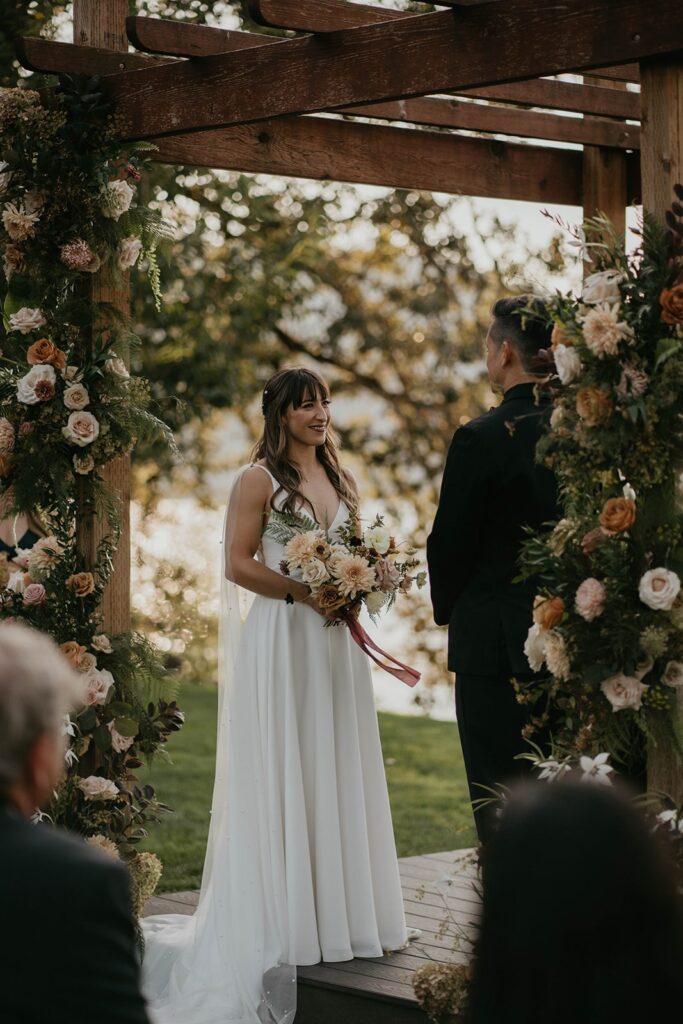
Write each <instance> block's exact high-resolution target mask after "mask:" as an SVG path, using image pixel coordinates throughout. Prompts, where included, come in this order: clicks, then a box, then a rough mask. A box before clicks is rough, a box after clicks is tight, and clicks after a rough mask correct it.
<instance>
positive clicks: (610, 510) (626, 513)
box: [600, 498, 636, 536]
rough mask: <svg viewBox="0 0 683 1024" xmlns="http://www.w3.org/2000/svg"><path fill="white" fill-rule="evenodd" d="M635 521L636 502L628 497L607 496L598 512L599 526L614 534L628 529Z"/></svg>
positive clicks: (607, 532) (611, 534)
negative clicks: (600, 510)
mask: <svg viewBox="0 0 683 1024" xmlns="http://www.w3.org/2000/svg"><path fill="white" fill-rule="evenodd" d="M635 521H636V503H635V501H631V499H630V498H608V500H607V501H606V502H605V504H604V505H603V507H602V512H601V513H600V526H601V527H602V529H603V530H604V532H605V533H606V534H609V535H610V536H614V534H617V533H623V532H624V530H629V529H630V528H631V527H632V526H633V524H634V522H635Z"/></svg>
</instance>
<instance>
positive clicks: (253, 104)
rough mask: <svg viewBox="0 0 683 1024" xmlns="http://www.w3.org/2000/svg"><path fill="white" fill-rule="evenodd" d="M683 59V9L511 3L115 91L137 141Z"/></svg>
mask: <svg viewBox="0 0 683 1024" xmlns="http://www.w3.org/2000/svg"><path fill="white" fill-rule="evenodd" d="M494 12H495V13H494ZM567 39H571V47H569V46H568V45H567ZM678 49H683V19H681V18H680V9H679V0H622V2H621V4H620V10H619V17H618V18H616V19H615V17H614V5H613V2H612V0H565V2H564V3H563V4H562V5H561V6H559V7H558V6H556V5H550V6H546V5H540V6H539V5H538V3H537V2H536V0H506V2H505V3H504V4H502V5H501V6H499V5H497V4H495V5H485V6H481V7H472V8H466V9H463V10H461V11H442V12H439V13H436V14H427V15H415V16H413V17H410V18H404V19H400V20H397V21H394V22H391V23H382V24H380V25H371V26H366V27H363V28H357V29H349V30H346V31H344V32H339V33H335V34H334V35H332V36H329V37H325V38H317V37H315V36H310V37H305V38H300V39H288V40H285V41H283V42H282V43H281V44H279V45H278V46H267V47H254V48H252V49H246V50H238V51H235V52H234V53H229V54H216V55H214V56H210V57H205V58H202V69H201V74H199V73H198V68H197V67H196V66H195V65H194V63H191V64H189V65H188V64H184V63H178V64H176V65H172V66H161V67H155V68H150V69H144V70H140V71H137V72H134V73H132V74H130V75H114V76H112V78H111V85H112V91H113V94H114V97H115V99H116V101H117V107H118V110H119V112H120V113H121V114H122V115H123V117H124V119H125V120H126V121H127V122H128V123H129V124H130V125H131V130H130V136H131V137H132V138H136V137H142V136H149V135H162V134H170V133H178V132H185V131H195V130H198V129H202V128H208V127H217V126H227V125H230V124H239V123H248V122H251V121H258V120H261V119H265V118H269V117H274V116H280V115H284V114H289V113H307V112H313V111H315V110H327V109H334V108H337V107H343V106H349V105H357V104H359V103H366V102H377V101H380V100H385V99H388V98H399V97H408V96H412V95H422V94H425V93H430V92H442V91H460V90H462V89H467V88H479V87H480V86H485V85H491V84H493V83H498V82H506V81H514V80H520V79H525V78H531V77H536V76H540V75H545V74H554V73H559V72H562V71H565V70H569V68H570V65H571V67H573V68H584V69H587V70H588V69H590V68H595V67H602V66H604V65H606V64H610V63H624V62H626V61H630V60H633V59H634V58H637V59H639V58H640V57H641V56H644V55H651V56H652V55H657V54H661V53H667V52H669V53H670V52H673V51H675V50H678ZM160 95H163V96H164V103H163V104H161V103H159V99H158V97H159V96H160ZM617 95H619V94H617ZM624 95H628V94H624Z"/></svg>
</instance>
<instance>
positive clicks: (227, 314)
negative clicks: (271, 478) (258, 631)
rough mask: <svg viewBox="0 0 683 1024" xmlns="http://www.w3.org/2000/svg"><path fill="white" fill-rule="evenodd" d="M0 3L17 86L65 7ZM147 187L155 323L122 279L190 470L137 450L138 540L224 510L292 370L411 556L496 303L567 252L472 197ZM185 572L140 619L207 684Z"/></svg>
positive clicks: (296, 185) (209, 6)
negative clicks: (305, 371) (157, 273)
mask: <svg viewBox="0 0 683 1024" xmlns="http://www.w3.org/2000/svg"><path fill="white" fill-rule="evenodd" d="M392 6H397V4H396V3H394V4H392ZM403 7H404V8H406V9H419V10H425V9H427V8H426V6H425V5H424V4H417V5H416V4H410V3H404V4H403ZM0 9H2V13H3V19H2V25H3V30H2V34H0V79H1V81H2V84H5V85H9V84H13V83H14V82H16V80H17V77H18V74H19V72H18V68H17V67H16V65H13V44H12V39H13V38H14V37H15V36H17V35H20V34H26V33H35V32H40V33H41V34H48V35H49V34H50V33H51V32H55V31H57V32H58V31H59V27H60V19H63V18H65V17H68V12H69V5H67V4H49V3H42V2H33V3H23V4H22V3H14V2H11V0H2V2H1V3H0ZM131 13H138V14H142V15H150V16H159V17H165V18H183V19H185V20H187V21H191V22H193V23H195V24H199V23H206V24H219V23H220V24H222V25H223V26H224V27H225V26H226V25H227V26H228V27H230V26H231V25H232V26H234V27H242V28H247V29H253V28H254V26H253V24H252V23H250V22H249V20H248V18H247V17H246V15H244V14H243V12H242V10H241V5H240V4H238V3H232V4H231V3H228V2H225V0H219V2H204V0H191V2H189V3H181V2H176V0H139V2H137V3H131ZM145 188H147V189H149V198H150V199H151V200H153V202H155V203H156V204H158V205H159V206H160V207H161V208H162V209H163V212H164V215H165V216H166V217H167V218H168V219H169V220H170V221H172V222H173V223H174V224H175V227H176V237H175V241H174V242H173V243H172V244H171V245H170V246H169V247H168V249H167V250H166V251H165V252H164V253H162V254H161V263H162V284H163V291H164V305H163V308H162V310H161V312H160V313H158V312H156V310H155V309H154V306H153V302H152V300H151V298H150V296H149V295H148V291H147V289H145V288H143V287H140V288H139V289H138V288H136V287H135V283H133V290H132V306H131V316H132V320H133V327H134V329H135V331H136V332H137V333H138V334H139V336H140V338H141V340H142V345H141V346H140V348H139V349H138V350H137V351H136V352H135V353H134V356H133V358H134V367H135V360H137V362H138V366H137V367H135V368H137V369H139V370H141V371H142V372H144V374H145V375H146V376H147V377H149V379H150V380H151V381H152V382H153V389H154V397H155V399H156V402H157V404H158V409H157V410H156V411H157V412H158V413H159V414H160V415H162V416H163V417H164V418H165V419H166V420H167V421H168V422H169V423H170V424H171V425H172V426H173V428H174V429H175V431H176V434H177V438H178V442H179V446H180V449H181V451H182V453H183V461H182V462H181V463H177V462H175V463H174V462H173V461H172V458H171V456H170V454H169V453H168V452H167V451H165V450H164V449H162V448H161V447H150V448H147V449H146V450H140V451H139V454H138V456H137V460H136V464H135V467H134V470H135V494H136V498H137V499H138V500H139V501H140V502H141V503H142V505H143V507H144V508H145V509H146V511H147V512H148V518H147V520H146V521H145V522H144V523H143V524H141V527H140V528H141V529H145V530H147V531H149V530H153V522H154V520H153V514H154V508H155V504H156V503H157V502H158V501H159V500H160V498H162V497H163V496H164V495H165V496H168V495H173V494H181V493H189V492H191V493H192V494H194V495H196V496H197V497H198V499H199V500H202V501H204V502H206V503H209V504H211V503H213V504H220V502H221V500H222V498H223V497H224V495H221V493H220V486H219V487H218V488H217V487H216V480H217V479H220V477H217V476H216V472H217V470H220V468H221V466H225V465H229V464H230V463H232V464H233V465H236V464H240V463H241V462H243V461H244V460H245V455H246V452H247V451H248V448H249V442H250V441H253V440H255V438H256V436H257V434H258V431H259V427H260V417H259V408H260V400H259V399H260V389H261V388H262V386H263V383H264V382H265V380H266V379H267V378H268V376H270V374H271V373H273V372H274V371H275V370H276V369H278V368H280V367H281V366H283V365H287V364H293V363H306V364H308V365H313V366H315V367H316V368H317V369H318V370H319V371H320V372H322V374H323V375H324V376H325V377H326V378H327V379H328V381H329V382H330V385H331V388H332V392H333V399H334V404H333V414H334V416H335V425H336V427H337V429H338V430H339V432H340V434H341V436H342V439H343V443H344V448H345V451H346V453H347V457H348V458H349V459H350V460H351V461H352V463H353V469H354V471H355V472H356V473H357V474H358V475H359V477H360V480H361V484H362V488H363V490H364V492H365V495H366V496H367V498H368V499H370V500H372V499H379V500H380V501H381V505H382V506H383V507H384V508H385V509H386V511H387V513H388V515H389V517H390V519H391V520H392V522H394V523H395V524H396V527H397V529H396V532H397V533H398V534H399V535H400V534H403V535H408V536H411V537H414V539H415V540H416V542H417V544H418V545H419V546H422V545H423V544H424V541H425V538H426V534H427V532H428V529H429V524H430V522H431V518H432V516H433V512H434V508H435V504H436V500H437V498H438V488H439V484H440V477H441V468H442V465H443V462H444V458H445V453H446V449H447V447H448V444H449V441H450V438H451V436H452V434H453V432H454V430H455V429H456V428H457V426H458V425H459V423H460V422H462V421H463V418H468V417H471V416H475V415H478V414H479V413H480V412H481V411H482V410H483V409H484V408H485V407H486V406H487V405H488V404H490V401H491V395H490V393H489V391H488V387H487V385H486V382H485V368H484V363H483V342H484V337H485V333H486V326H487V322H488V317H489V309H490V306H491V304H492V302H493V301H494V300H495V299H496V298H498V297H499V296H500V295H501V294H504V293H508V292H510V291H515V290H519V288H520V287H521V281H520V279H521V278H522V277H523V279H524V280H525V281H528V280H532V281H533V280H542V281H544V282H547V281H548V278H549V274H552V272H553V271H558V272H559V271H561V270H562V269H563V261H562V257H561V254H560V249H559V244H558V242H557V241H556V240H555V241H553V242H552V243H551V245H550V247H549V249H548V251H547V252H545V253H541V254H539V255H538V256H537V257H532V256H531V255H530V254H529V253H528V252H525V250H524V240H523V239H520V238H519V237H517V235H516V232H515V229H513V228H510V227H507V226H505V225H504V224H502V223H501V222H500V221H499V220H498V219H497V218H495V217H491V216H489V215H483V214H482V215H479V216H478V215H477V214H476V212H475V210H474V207H473V206H472V204H471V203H470V202H469V201H468V200H466V199H462V198H453V197H447V196H433V195H431V194H429V193H418V192H412V191H410V192H408V191H399V190H387V189H378V188H358V187H352V186H348V185H343V184H338V183H329V182H326V183H319V182H306V181H302V180H291V179H290V180H285V179H278V178H273V177H270V176H246V175H242V174H237V173H230V172H225V171H215V170H210V169H207V168H197V167H172V166H167V165H156V167H155V168H154V171H153V173H152V175H151V177H150V179H149V180H148V181H147V182H146V184H145ZM475 249H476V252H475V251H474V250H475ZM482 267H484V268H485V269H482ZM188 543H189V545H190V547H191V543H192V539H191V538H189V539H188ZM146 557H150V556H149V554H148V555H147V556H146ZM181 576H182V586H179V582H178V573H177V572H175V573H174V572H173V571H171V567H170V566H169V564H168V561H164V560H161V561H160V562H159V564H158V567H157V575H156V584H157V589H158V592H159V595H160V599H159V602H158V603H156V604H155V603H154V602H151V603H150V602H149V601H146V602H145V604H144V607H139V609H138V625H142V626H143V627H145V628H147V629H148V630H150V631H152V632H159V631H162V632H166V633H167V634H168V633H172V632H173V631H174V628H175V625H177V627H178V631H179V632H182V633H183V635H184V636H185V637H186V640H185V641H183V642H182V643H181V644H180V645H179V647H176V651H177V650H180V652H181V655H182V656H181V657H177V654H176V655H174V657H176V658H177V661H178V664H180V665H184V666H185V669H186V671H188V672H189V673H190V674H195V675H196V674H197V673H200V674H201V675H210V674H211V666H210V662H207V660H206V650H207V649H210V647H211V633H212V624H211V623H210V622H206V620H204V621H203V624H202V623H200V620H199V617H198V616H197V615H194V616H190V618H191V620H192V628H191V629H190V628H188V610H187V608H183V607H182V605H183V601H182V600H178V598H179V597H182V594H183V593H187V591H188V590H193V591H194V592H195V593H196V592H197V581H196V580H194V582H193V579H192V570H191V562H190V566H189V568H187V569H184V570H183V572H182V573H181ZM173 598H175V600H173ZM399 607H400V605H399ZM174 609H177V610H176V611H174ZM403 614H405V615H407V616H408V617H409V618H410V620H411V621H410V631H409V642H410V645H411V648H412V649H411V650H408V651H407V652H406V654H407V655H408V656H409V657H411V656H412V657H418V659H419V661H420V663H421V666H422V667H423V668H426V670H427V671H426V679H427V681H431V680H435V679H438V678H441V679H444V678H446V670H445V658H444V657H443V653H442V649H443V648H444V647H445V639H444V638H443V636H442V635H441V633H440V632H439V631H438V630H436V628H435V627H434V626H433V624H432V622H431V617H430V614H429V608H428V604H427V602H426V601H424V600H422V601H421V600H418V599H416V600H415V601H410V602H408V601H406V602H404V603H403ZM169 619H170V621H169ZM174 620H177V621H175V622H174ZM207 636H208V641H207Z"/></svg>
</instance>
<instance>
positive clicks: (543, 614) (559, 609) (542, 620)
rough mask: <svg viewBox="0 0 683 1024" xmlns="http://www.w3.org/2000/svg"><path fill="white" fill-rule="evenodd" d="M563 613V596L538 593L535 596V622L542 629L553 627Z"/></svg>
mask: <svg viewBox="0 0 683 1024" xmlns="http://www.w3.org/2000/svg"><path fill="white" fill-rule="evenodd" d="M563 615H564V601H563V600H562V598H561V597H557V596H555V597H544V596H543V595H542V594H537V595H536V597H535V598H534V622H535V623H536V625H537V626H539V627H540V628H541V629H553V628H554V627H555V626H556V625H557V624H558V622H559V621H560V619H561V618H562V616H563Z"/></svg>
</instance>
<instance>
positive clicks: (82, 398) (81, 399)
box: [64, 384, 90, 409]
mask: <svg viewBox="0 0 683 1024" xmlns="http://www.w3.org/2000/svg"><path fill="white" fill-rule="evenodd" d="M89 404H90V395H89V394H88V390H87V388H85V387H84V386H83V385H82V384H71V385H70V386H69V387H68V388H65V389H64V405H65V406H66V407H67V409H85V407H86V405H89Z"/></svg>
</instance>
